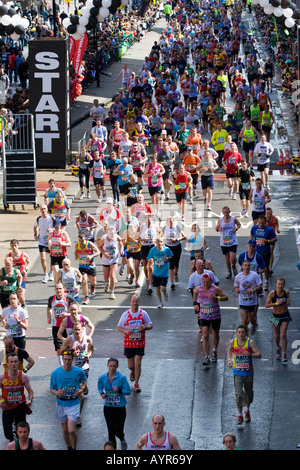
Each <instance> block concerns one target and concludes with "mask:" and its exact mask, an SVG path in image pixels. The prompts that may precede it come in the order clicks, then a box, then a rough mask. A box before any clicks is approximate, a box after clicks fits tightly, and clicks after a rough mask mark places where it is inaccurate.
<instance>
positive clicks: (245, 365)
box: [232, 338, 253, 375]
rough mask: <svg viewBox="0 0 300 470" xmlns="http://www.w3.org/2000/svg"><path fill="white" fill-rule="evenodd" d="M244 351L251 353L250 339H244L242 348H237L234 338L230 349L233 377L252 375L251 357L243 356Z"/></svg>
mask: <svg viewBox="0 0 300 470" xmlns="http://www.w3.org/2000/svg"><path fill="white" fill-rule="evenodd" d="M246 351H247V352H250V353H252V349H251V348H250V338H246V341H245V344H244V346H239V345H238V342H237V338H234V340H233V349H232V356H233V361H232V370H233V373H234V375H253V364H252V356H245V352H246Z"/></svg>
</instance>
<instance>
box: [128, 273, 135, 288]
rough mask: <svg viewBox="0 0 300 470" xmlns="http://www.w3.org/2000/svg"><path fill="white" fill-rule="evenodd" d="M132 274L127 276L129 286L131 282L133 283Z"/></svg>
mask: <svg viewBox="0 0 300 470" xmlns="http://www.w3.org/2000/svg"><path fill="white" fill-rule="evenodd" d="M133 277H134V276H133V274H131V275H129V278H128V284H129V285H130V286H131V284H132V283H133Z"/></svg>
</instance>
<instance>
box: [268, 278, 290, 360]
mask: <svg viewBox="0 0 300 470" xmlns="http://www.w3.org/2000/svg"><path fill="white" fill-rule="evenodd" d="M290 305H291V299H290V292H289V290H288V289H285V280H284V279H277V281H276V288H275V289H274V290H272V291H271V292H270V293H269V295H268V298H267V301H266V308H272V309H273V313H271V314H270V316H269V320H270V322H271V323H272V325H273V331H274V340H275V345H276V359H280V358H281V359H282V362H283V363H284V364H286V363H287V355H286V351H287V329H288V326H289V322H290V321H291V320H292V317H291V315H290V313H289V310H288V308H289V306H290ZM280 343H281V344H280Z"/></svg>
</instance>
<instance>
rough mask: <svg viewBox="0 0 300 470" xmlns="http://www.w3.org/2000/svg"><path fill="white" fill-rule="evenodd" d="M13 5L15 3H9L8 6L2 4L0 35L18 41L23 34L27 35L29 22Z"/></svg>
mask: <svg viewBox="0 0 300 470" xmlns="http://www.w3.org/2000/svg"><path fill="white" fill-rule="evenodd" d="M13 5H14V3H13V2H8V3H7V4H6V5H4V4H2V2H0V35H2V36H3V35H4V34H6V35H7V36H10V37H11V38H12V39H13V40H14V41H17V40H18V39H19V37H20V36H21V34H24V33H25V30H26V28H28V26H29V21H28V19H27V18H24V17H22V16H21V15H19V14H18V13H17V11H16V10H15V8H13Z"/></svg>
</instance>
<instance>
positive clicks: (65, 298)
mask: <svg viewBox="0 0 300 470" xmlns="http://www.w3.org/2000/svg"><path fill="white" fill-rule="evenodd" d="M71 302H74V299H73V297H71V296H70V295H68V294H66V293H65V292H64V286H63V285H62V283H57V284H56V285H55V294H54V295H51V296H50V297H49V298H48V305H47V322H48V324H49V325H51V324H52V338H53V344H54V349H55V351H56V354H57V357H58V363H59V365H61V356H60V354H59V351H60V348H61V345H62V340H61V339H59V338H58V336H57V334H58V330H59V327H60V325H61V322H62V320H63V319H64V318H65V317H66V316H67V315H68V312H69V306H70V304H71Z"/></svg>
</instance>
